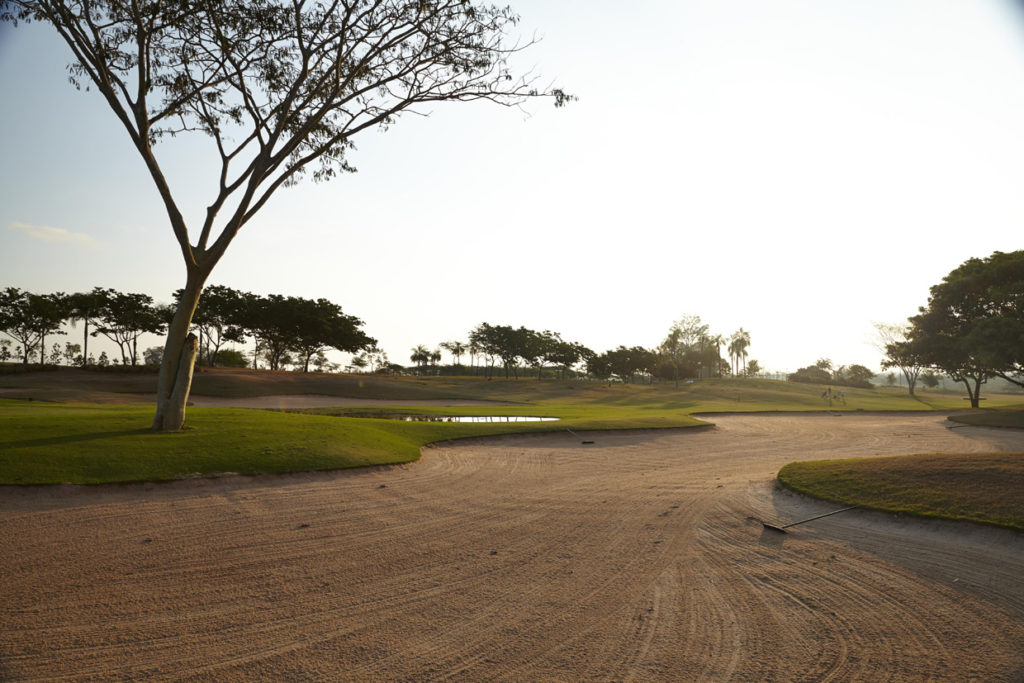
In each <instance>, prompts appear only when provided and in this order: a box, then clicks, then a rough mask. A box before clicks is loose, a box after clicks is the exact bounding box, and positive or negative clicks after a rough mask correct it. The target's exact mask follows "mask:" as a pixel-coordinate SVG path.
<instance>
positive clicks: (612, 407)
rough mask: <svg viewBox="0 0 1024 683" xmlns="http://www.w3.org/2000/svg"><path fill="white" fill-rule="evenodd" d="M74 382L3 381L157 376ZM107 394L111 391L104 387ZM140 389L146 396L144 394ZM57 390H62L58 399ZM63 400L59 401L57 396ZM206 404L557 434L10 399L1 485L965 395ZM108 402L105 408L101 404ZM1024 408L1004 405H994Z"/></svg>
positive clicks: (608, 391) (213, 376)
mask: <svg viewBox="0 0 1024 683" xmlns="http://www.w3.org/2000/svg"><path fill="white" fill-rule="evenodd" d="M99 374H102V373H86V372H81V371H78V372H76V371H73V370H63V371H60V372H50V373H36V374H33V373H25V374H19V375H12V376H9V377H6V378H5V381H7V382H8V383H10V384H12V385H17V386H18V387H20V389H19V393H25V394H28V395H34V396H35V397H36V398H37V399H38V398H47V397H50V398H53V397H59V398H61V400H68V396H84V397H86V398H88V399H89V400H92V401H98V400H110V395H111V390H112V389H114V388H116V389H117V390H129V389H130V388H132V387H135V388H136V389H139V391H142V390H144V387H145V386H148V384H146V383H148V382H151V381H152V378H149V377H146V376H138V377H136V376H118V377H112V378H105V377H101V378H100V379H96V376H97V375H99ZM103 382H106V383H107V385H106V387H105V388H104V389H102V390H101V391H98V390H97V389H96V385H97V384H102V383H103ZM132 382H137V383H138V384H132ZM58 385H59V387H58ZM53 392H57V393H53ZM195 392H196V393H204V394H207V395H218V396H241V397H244V396H259V395H271V394H288V393H293V394H298V393H318V394H323V395H336V396H354V397H357V398H358V397H362V398H367V399H369V398H378V399H379V398H386V399H401V400H410V399H411V400H427V399H437V398H447V399H476V400H489V401H505V402H511V403H512V404H513V405H489V406H477V407H458V408H438V407H423V408H409V407H404V406H403V407H402V408H398V409H390V408H389V409H388V411H387V412H389V413H431V414H455V415H539V416H545V417H558V418H560V421H559V422H546V423H540V422H538V423H504V424H494V423H490V424H471V423H423V422H419V423H408V422H398V421H394V420H382V419H365V418H354V417H346V416H350V415H353V414H365V413H367V412H374V411H379V410H380V409H381V408H380V406H371V407H358V406H353V407H345V408H327V409H315V410H305V411H297V412H295V413H275V412H270V411H256V410H229V409H216V408H190V409H189V411H188V421H187V426H188V428H187V429H186V430H185V431H183V432H181V433H176V434H154V433H151V432H149V431H148V429H147V428H148V426H149V424H150V421H151V419H152V412H153V406H151V405H149V404H148V403H146V404H141V405H134V406H125V405H112V404H106V403H42V402H39V401H38V400H37V401H32V402H19V401H12V400H0V484H42V483H59V482H70V483H101V482H119V481H156V480H167V479H176V478H181V477H187V476H195V475H202V476H209V475H214V474H217V473H222V472H236V473H240V474H255V473H277V472H289V471H308V470H326V469H342V468H347V467H359V466H365V465H376V464H387V463H401V462H409V461H411V460H415V459H416V458H417V457H419V449H420V447H421V446H423V445H425V444H428V443H432V442H436V441H442V440H447V439H458V438H463V437H470V436H484V435H493V434H506V433H519V432H537V431H548V432H550V431H561V430H564V429H566V428H569V429H573V430H577V431H578V430H597V429H645V428H668V427H691V426H696V425H700V424H703V423H702V422H700V421H699V420H697V419H696V418H694V417H692V416H691V415H692V414H694V413H713V412H736V411H740V412H744V411H800V410H819V411H820V410H846V411H854V410H935V409H944V410H950V409H962V407H963V406H962V402H961V401H960V397H959V395H957V394H943V393H931V392H929V393H927V394H922V395H920V396H918V397H909V396H907V395H906V394H905V393H902V392H898V391H895V390H890V389H876V390H863V389H848V390H847V400H846V404H845V405H840V404H835V403H834V404H833V405H832V406H831V407H829V406H828V405H827V404H826V403H825V402H824V401H823V400H822V399H821V398H820V392H821V388H820V387H816V386H811V385H801V384H793V383H787V382H775V381H769V380H708V381H702V382H697V383H693V384H681V385H680V386H679V388H676V387H674V386H673V385H672V384H671V383H662V384H659V385H655V386H642V385H622V384H607V383H601V382H559V381H553V380H545V381H537V380H533V379H522V380H503V379H502V380H497V379H496V380H485V379H482V378H471V377H462V378H448V377H436V378H429V377H428V378H380V377H371V378H361V377H358V376H334V375H311V376H305V375H303V374H301V373H267V372H251V371H213V372H205V373H202V374H201V376H200V377H198V378H197V381H196V384H195ZM97 396H100V397H101V398H96V397H97ZM1015 402H1016V403H1019V402H1020V397H1019V396H1008V397H993V400H992V405H998V406H1003V405H1010V404H1012V403H1015Z"/></svg>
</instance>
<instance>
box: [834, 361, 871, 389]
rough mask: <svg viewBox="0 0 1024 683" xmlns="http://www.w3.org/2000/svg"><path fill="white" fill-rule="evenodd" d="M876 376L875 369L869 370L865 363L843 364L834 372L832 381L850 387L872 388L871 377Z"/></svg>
mask: <svg viewBox="0 0 1024 683" xmlns="http://www.w3.org/2000/svg"><path fill="white" fill-rule="evenodd" d="M874 376H875V373H874V371H873V370H869V369H868V368H866V367H864V366H863V365H857V364H856V363H854V364H853V365H843V366H840V367H839V368H837V369H836V371H835V372H834V373H832V381H833V383H834V384H841V385H844V386H848V387H860V388H861V389H870V388H871V387H872V384H871V382H870V380H871V378H872V377H874Z"/></svg>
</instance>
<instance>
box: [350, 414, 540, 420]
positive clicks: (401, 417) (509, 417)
mask: <svg viewBox="0 0 1024 683" xmlns="http://www.w3.org/2000/svg"><path fill="white" fill-rule="evenodd" d="M346 417H373V418H376V419H378V420H401V421H403V422H554V421H556V420H558V418H557V417H532V416H529V415H393V414H388V413H364V414H359V415H346Z"/></svg>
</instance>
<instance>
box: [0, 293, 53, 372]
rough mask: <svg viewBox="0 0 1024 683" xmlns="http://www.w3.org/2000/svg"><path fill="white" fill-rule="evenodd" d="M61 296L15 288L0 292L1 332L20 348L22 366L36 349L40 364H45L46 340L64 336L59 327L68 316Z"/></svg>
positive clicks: (26, 363)
mask: <svg viewBox="0 0 1024 683" xmlns="http://www.w3.org/2000/svg"><path fill="white" fill-rule="evenodd" d="M67 311H68V308H67V303H66V298H65V296H64V295H63V294H59V293H58V294H33V293H32V292H25V291H22V290H20V289H18V288H16V287H7V288H5V289H4V290H3V291H2V292H0V332H4V333H5V334H7V335H8V336H9V337H11V338H12V339H14V340H15V341H17V342H18V343H19V344H20V345H21V354H22V363H23V364H25V365H28V363H29V357H30V355H31V354H32V353H33V352H34V351H35V350H36V349H39V363H40V364H45V362H46V337H47V335H51V334H64V333H63V332H62V331H61V329H60V328H61V325H62V324H63V323H64V320H65V319H66V318H67V316H68V313H67Z"/></svg>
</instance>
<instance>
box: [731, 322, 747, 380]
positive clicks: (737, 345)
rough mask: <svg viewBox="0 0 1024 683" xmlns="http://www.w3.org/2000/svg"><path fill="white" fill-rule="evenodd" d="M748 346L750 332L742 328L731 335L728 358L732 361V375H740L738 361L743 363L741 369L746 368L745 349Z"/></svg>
mask: <svg viewBox="0 0 1024 683" xmlns="http://www.w3.org/2000/svg"><path fill="white" fill-rule="evenodd" d="M748 346H750V332H747V331H746V330H744V329H743V328H742V327H741V328H740V329H738V330H736V331H735V332H733V333H732V337H731V338H730V340H729V357H730V358H732V359H733V374H734V375H737V376H738V375H739V374H740V361H741V360H742V361H743V368H744V369H745V368H746V366H747V347H748Z"/></svg>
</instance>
